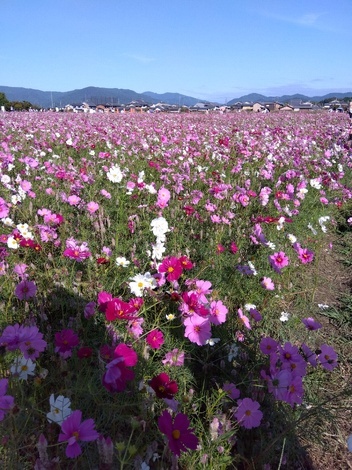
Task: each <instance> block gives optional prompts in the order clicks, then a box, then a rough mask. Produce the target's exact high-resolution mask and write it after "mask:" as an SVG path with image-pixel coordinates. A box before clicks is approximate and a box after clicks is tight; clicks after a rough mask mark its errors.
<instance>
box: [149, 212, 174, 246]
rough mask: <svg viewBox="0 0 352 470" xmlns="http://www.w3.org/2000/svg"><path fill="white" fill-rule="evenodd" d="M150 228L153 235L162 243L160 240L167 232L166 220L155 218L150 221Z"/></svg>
mask: <svg viewBox="0 0 352 470" xmlns="http://www.w3.org/2000/svg"><path fill="white" fill-rule="evenodd" d="M150 226H151V227H152V232H153V235H154V236H155V237H157V238H159V240H160V241H164V240H162V238H163V237H165V233H167V232H169V224H168V223H167V220H166V219H165V218H164V217H157V218H156V219H153V220H152V221H151V223H150Z"/></svg>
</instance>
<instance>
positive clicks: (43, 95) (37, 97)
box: [0, 85, 352, 108]
mask: <svg viewBox="0 0 352 470" xmlns="http://www.w3.org/2000/svg"><path fill="white" fill-rule="evenodd" d="M0 92H1V93H5V95H6V98H7V99H8V100H9V101H29V102H30V103H32V104H33V105H37V106H39V107H42V108H50V107H60V108H61V107H64V106H66V105H67V104H71V105H73V106H74V105H81V104H82V103H83V102H85V103H88V104H89V105H98V104H104V105H118V104H121V105H122V104H128V103H131V102H132V101H137V102H144V103H147V104H156V103H167V104H170V105H177V106H182V105H184V106H193V105H195V104H196V103H199V102H201V103H205V102H206V101H205V100H200V99H198V98H194V97H192V96H186V95H181V94H180V93H162V94H159V93H153V92H152V91H145V92H144V93H136V92H135V91H133V90H128V89H121V88H99V87H87V88H82V89H80V90H72V91H64V92H61V91H41V90H34V89H32V88H19V87H9V86H1V85H0ZM345 97H348V98H352V92H347V93H329V94H328V95H324V96H313V97H312V96H311V97H309V96H305V95H299V94H295V95H284V96H264V95H260V94H258V93H251V94H249V95H245V96H241V97H239V98H234V99H232V100H231V101H228V102H227V103H226V104H228V105H231V104H234V103H236V102H238V101H241V102H245V101H249V102H255V101H279V102H282V103H287V102H289V101H291V100H302V101H315V102H319V101H323V100H325V99H332V98H337V99H342V98H345Z"/></svg>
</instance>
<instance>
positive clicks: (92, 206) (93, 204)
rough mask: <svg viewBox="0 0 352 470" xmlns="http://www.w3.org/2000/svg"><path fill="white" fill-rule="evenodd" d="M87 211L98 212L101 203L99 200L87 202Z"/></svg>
mask: <svg viewBox="0 0 352 470" xmlns="http://www.w3.org/2000/svg"><path fill="white" fill-rule="evenodd" d="M86 207H87V211H88V212H89V213H90V214H94V212H96V211H97V210H99V204H98V203H97V202H94V201H90V202H88V204H87V206H86Z"/></svg>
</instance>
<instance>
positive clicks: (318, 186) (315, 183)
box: [309, 178, 321, 189]
mask: <svg viewBox="0 0 352 470" xmlns="http://www.w3.org/2000/svg"><path fill="white" fill-rule="evenodd" d="M309 184H310V185H311V187H312V188H315V189H321V184H320V181H319V178H313V179H311V180H310V181H309Z"/></svg>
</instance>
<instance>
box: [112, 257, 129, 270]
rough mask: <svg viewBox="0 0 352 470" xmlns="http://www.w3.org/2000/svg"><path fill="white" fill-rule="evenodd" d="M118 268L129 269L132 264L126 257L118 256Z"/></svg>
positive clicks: (116, 261)
mask: <svg viewBox="0 0 352 470" xmlns="http://www.w3.org/2000/svg"><path fill="white" fill-rule="evenodd" d="M115 263H116V264H117V266H121V267H122V268H127V266H129V265H130V264H131V262H130V261H128V260H127V259H126V258H125V257H124V256H118V257H117V258H116V260H115Z"/></svg>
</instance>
